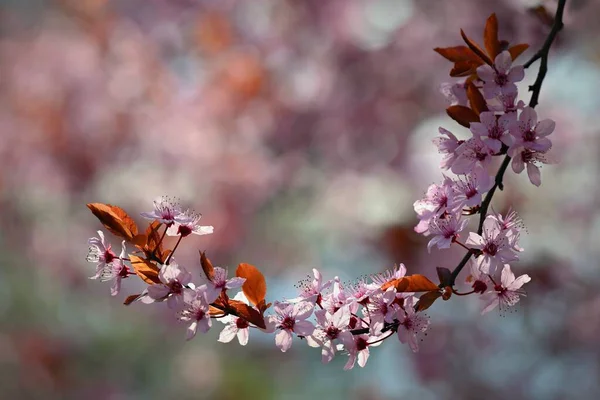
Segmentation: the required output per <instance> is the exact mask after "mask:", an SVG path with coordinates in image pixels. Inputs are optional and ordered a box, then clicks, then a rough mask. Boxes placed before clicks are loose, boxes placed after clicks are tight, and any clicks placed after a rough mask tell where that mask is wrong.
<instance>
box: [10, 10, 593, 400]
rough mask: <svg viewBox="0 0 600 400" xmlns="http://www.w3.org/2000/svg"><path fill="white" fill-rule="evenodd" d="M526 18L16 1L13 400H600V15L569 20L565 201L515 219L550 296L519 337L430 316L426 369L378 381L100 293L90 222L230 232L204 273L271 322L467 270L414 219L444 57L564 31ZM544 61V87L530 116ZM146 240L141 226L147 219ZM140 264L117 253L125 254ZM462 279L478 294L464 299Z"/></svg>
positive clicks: (561, 183)
mask: <svg viewBox="0 0 600 400" xmlns="http://www.w3.org/2000/svg"><path fill="white" fill-rule="evenodd" d="M540 4H543V5H545V6H546V7H547V9H548V10H549V13H550V14H554V10H555V6H556V4H555V2H552V1H549V2H544V3H539V2H537V1H521V0H502V1H500V0H494V1H474V0H469V1H467V0H452V1H445V2H442V1H434V0H419V1H417V0H381V1H375V0H328V1H316V0H305V1H291V0H279V1H275V0H271V1H269V0H255V1H234V0H222V1H208V0H207V1H200V0H121V1H116V0H55V1H43V0H12V1H11V0H3V1H1V2H0V135H1V136H0V222H1V226H2V228H1V229H0V251H1V254H2V260H1V261H0V266H1V267H0V387H1V388H2V398H6V399H12V398H22V399H28V398H32V399H82V398H85V399H88V400H93V399H169V398H179V399H304V398H321V397H322V398H328V399H405V398H406V399H408V398H418V399H423V400H425V399H481V398H484V397H485V398H487V399H506V398H514V399H567V398H569V399H595V398H597V393H598V392H599V391H600V380H599V377H600V365H599V362H600V361H599V360H600V294H599V293H598V287H599V286H600V273H599V272H598V271H599V265H598V261H597V260H598V257H599V256H600V246H598V240H599V239H600V207H599V206H600V204H599V200H598V199H600V187H598V184H597V183H598V179H597V174H598V172H599V169H600V164H599V161H598V160H599V157H598V156H599V152H600V135H599V134H600V132H599V131H600V117H599V116H598V115H599V114H598V110H599V109H600V96H598V93H599V90H600V39H599V38H600V26H599V25H598V15H600V2H598V1H592V0H587V1H586V0H579V1H576V0H573V1H571V0H570V1H568V4H567V6H568V9H567V12H566V14H565V25H566V26H565V30H564V31H563V32H562V33H561V34H560V36H559V38H558V40H557V42H556V43H555V46H554V51H553V52H552V54H551V58H550V66H549V73H548V75H547V78H546V81H545V83H544V86H543V89H542V92H541V98H540V105H539V107H538V108H537V110H538V113H539V115H540V117H541V118H552V119H554V120H556V122H557V128H556V131H555V133H554V135H553V137H552V139H553V142H554V147H555V149H556V150H557V153H558V154H559V155H560V158H561V163H560V164H559V165H557V166H547V167H544V168H543V172H542V180H543V184H542V186H541V187H540V188H535V187H533V186H532V185H531V184H530V183H529V181H528V179H527V177H526V175H525V174H523V175H514V174H513V173H512V172H511V173H510V174H509V175H508V176H507V178H506V180H505V183H506V190H505V191H504V192H500V193H499V194H498V195H497V196H496V197H495V200H494V203H493V206H494V208H495V209H496V210H505V209H507V208H508V206H509V205H512V206H514V207H515V208H516V209H517V210H518V211H519V212H520V213H521V215H522V217H523V219H524V221H525V223H526V226H527V230H528V233H527V234H526V235H524V237H523V240H522V245H523V247H524V248H525V249H526V252H525V253H523V255H522V261H521V262H519V263H516V264H515V265H514V266H513V270H515V272H516V273H517V274H522V273H527V274H529V275H531V276H532V277H533V281H532V283H530V284H529V285H528V287H527V291H528V297H527V298H524V299H523V301H521V303H520V304H519V305H518V307H517V308H516V312H515V313H511V314H508V315H507V316H505V317H502V316H500V315H499V314H498V313H497V312H493V313H490V314H488V315H486V316H484V317H481V316H480V315H479V310H480V306H481V304H479V303H478V301H477V299H476V298H472V297H465V298H452V299H451V300H452V301H448V302H442V301H439V302H438V303H436V304H435V305H434V306H433V307H432V308H431V309H430V310H429V311H428V314H429V315H430V317H431V320H432V325H431V329H430V332H429V334H428V336H427V337H426V338H425V340H424V341H423V342H422V343H421V351H420V352H419V353H417V354H413V353H412V352H410V349H409V348H408V346H404V345H401V344H400V343H397V342H396V341H395V340H389V341H387V342H386V343H385V344H384V345H383V346H381V347H379V348H375V349H373V350H372V351H371V358H370V359H369V362H368V364H367V366H366V368H364V369H361V368H358V367H356V368H355V369H354V370H352V371H348V372H344V371H342V367H343V364H344V362H345V357H338V358H336V359H335V360H334V361H333V362H332V364H330V365H322V364H321V362H320V354H319V351H318V350H316V349H310V348H308V346H306V344H305V343H303V342H300V341H296V342H295V343H294V345H293V347H292V349H291V350H290V352H288V353H286V354H283V353H281V352H280V351H279V350H278V349H277V348H276V347H275V345H274V340H273V337H272V336H270V335H264V334H258V332H251V335H250V343H249V345H248V346H246V347H242V346H239V344H237V342H235V341H234V342H232V343H230V344H228V345H226V344H222V343H218V342H217V341H216V338H217V336H218V333H219V331H220V324H215V328H216V329H213V330H211V331H210V332H209V334H207V335H199V336H197V337H196V339H195V340H193V341H191V342H188V343H186V342H185V340H184V336H185V327H184V326H183V325H181V324H179V323H177V322H176V321H175V318H174V317H173V315H172V314H171V313H169V312H168V311H167V310H166V309H165V308H164V307H162V306H161V305H157V306H153V307H149V306H144V305H142V304H134V305H131V306H129V307H126V306H123V305H122V301H123V299H124V298H125V296H126V295H128V294H133V293H139V289H140V288H141V287H142V285H141V284H140V283H139V282H137V281H136V280H134V279H129V280H126V281H124V285H123V290H122V293H121V295H120V296H118V297H115V298H111V296H110V295H109V285H107V284H100V283H99V282H96V281H90V280H88V279H87V277H89V276H91V275H93V272H94V266H93V265H91V264H88V263H86V262H85V256H86V254H87V247H88V246H87V239H88V238H89V237H91V236H95V235H96V233H95V232H96V230H98V229H99V228H100V227H101V226H100V224H99V222H98V221H97V220H96V219H95V218H94V217H93V215H92V214H91V213H90V212H89V211H88V209H87V208H86V207H85V204H86V203H88V202H104V203H112V204H118V205H119V206H121V207H123V208H124V209H126V210H127V211H128V212H129V213H130V214H131V215H134V216H138V215H139V212H142V211H148V210H150V209H151V208H152V200H153V199H154V198H155V197H156V196H160V195H171V196H177V197H180V198H181V201H182V203H183V204H184V205H185V206H189V207H192V208H194V209H196V211H198V212H201V213H203V215H204V217H203V220H202V222H203V223H205V224H206V225H214V226H215V234H213V235H210V236H204V237H194V238H190V239H187V241H186V242H184V243H183V244H182V247H180V249H179V250H178V257H177V258H178V261H179V263H180V264H183V265H185V266H186V267H187V268H188V269H190V270H191V271H193V272H194V273H195V274H197V273H199V271H200V266H199V260H198V253H197V251H198V249H200V250H207V254H208V255H209V257H210V258H211V259H212V260H213V262H214V263H215V264H217V265H221V266H229V267H230V269H234V268H235V266H236V265H237V264H238V263H239V262H248V263H252V264H254V265H256V266H258V267H259V268H260V269H261V270H262V271H263V272H264V274H265V276H266V277H267V282H268V288H269V289H268V294H267V299H268V300H271V301H272V300H275V299H281V298H283V297H288V298H289V297H293V296H295V295H296V291H295V288H294V284H295V283H296V282H297V281H299V280H301V279H304V278H305V277H306V275H307V274H310V273H311V269H312V268H319V269H322V270H323V273H324V275H325V276H326V277H328V278H331V277H333V276H335V275H338V276H340V277H341V278H342V279H343V280H353V279H355V278H356V277H358V276H361V275H365V274H371V273H375V272H378V271H382V270H383V269H386V268H389V267H391V266H393V264H394V263H400V262H403V263H405V264H406V266H407V267H408V270H409V273H423V274H425V275H427V276H429V277H431V278H432V279H433V278H435V267H437V266H445V267H448V268H453V266H454V265H456V261H457V260H458V259H460V257H461V256H462V254H463V251H462V250H461V249H460V248H459V249H458V250H456V249H452V250H451V251H445V252H440V251H437V250H433V251H432V253H431V254H427V251H426V239H425V238H423V237H420V236H418V235H417V234H415V233H414V232H413V226H414V225H415V224H416V222H417V221H416V217H415V214H414V212H413V208H412V204H413V202H414V201H415V200H416V199H418V198H420V197H421V196H422V195H423V193H424V191H425V189H426V188H427V186H428V185H429V184H430V183H433V182H436V181H440V180H441V173H440V171H439V169H438V163H439V161H440V157H439V155H438V154H437V151H436V149H435V148H434V146H433V145H432V144H431V139H432V138H433V137H435V136H436V135H437V129H438V127H439V126H444V127H446V128H448V129H450V130H452V131H453V132H454V133H455V134H456V135H457V136H459V137H463V138H464V137H468V135H469V134H468V132H467V131H466V130H465V129H464V128H462V127H460V126H459V125H457V124H456V123H454V122H453V121H452V120H450V118H448V117H447V116H446V115H445V110H444V109H445V107H446V106H447V104H446V103H445V99H444V98H443V96H442V95H441V94H440V92H439V85H440V83H442V82H444V81H449V80H451V79H450V78H449V77H448V71H449V70H450V68H451V63H450V62H448V61H446V60H444V59H443V58H442V57H440V56H439V55H437V54H436V53H434V52H433V51H432V48H434V47H438V46H440V47H446V46H452V45H458V44H460V36H459V29H460V28H463V29H465V31H466V32H467V34H469V36H471V37H473V38H475V39H476V40H478V41H479V42H481V35H482V31H483V26H484V23H485V19H486V18H487V16H488V15H489V14H490V13H492V12H495V13H496V14H497V16H498V19H499V22H500V36H501V39H507V40H509V41H511V42H513V43H523V42H526V43H529V44H531V46H532V48H531V49H530V50H529V51H527V52H526V53H525V54H524V55H523V56H522V58H521V59H520V61H521V63H522V62H524V61H525V60H526V59H527V58H528V57H530V56H531V55H532V54H533V52H534V51H533V50H532V49H537V48H539V46H540V45H541V43H542V42H543V41H544V39H545V37H546V36H547V34H548V32H549V26H548V25H547V23H546V22H545V21H544V18H540V13H535V12H532V11H531V9H532V8H533V7H536V6H538V5H540ZM536 73H537V64H535V65H534V66H533V67H532V68H531V69H530V70H529V71H528V74H527V77H526V81H525V82H523V85H522V86H521V88H522V89H523V91H522V93H523V97H522V98H523V99H524V100H525V101H526V102H528V101H529V94H527V93H526V88H527V85H528V84H531V83H532V82H533V80H534V79H535V74H536ZM138 222H140V223H141V222H142V221H141V218H138ZM111 241H112V243H113V246H115V247H117V248H119V246H118V240H116V239H115V238H111ZM463 278H464V274H463V277H461V281H462V280H463Z"/></svg>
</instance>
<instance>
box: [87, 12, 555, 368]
mask: <svg viewBox="0 0 600 400" xmlns="http://www.w3.org/2000/svg"><path fill="white" fill-rule="evenodd" d="M560 4H562V6H559V9H558V11H557V16H560V15H562V14H561V13H562V8H561V7H564V1H563V2H561V3H560ZM558 20H559V21H560V18H558ZM556 26H559V25H556ZM497 30H498V24H497V20H496V17H495V15H493V14H492V15H491V16H490V17H489V18H488V21H487V23H486V28H485V32H484V40H485V47H486V50H485V51H484V50H483V49H481V48H480V47H479V46H478V45H477V44H476V43H474V42H473V41H471V40H470V39H469V38H467V37H466V35H464V33H462V32H461V35H462V37H463V39H464V41H465V43H466V44H467V46H456V47H449V48H438V49H436V51H438V52H439V53H440V54H441V55H443V56H444V57H446V58H447V59H449V60H450V61H452V62H454V63H455V64H454V68H453V70H452V71H451V76H468V78H467V79H466V80H465V81H463V82H459V83H455V84H445V85H444V86H443V90H442V92H443V93H444V94H445V95H446V97H447V98H448V100H449V101H450V102H451V104H452V105H451V106H450V108H449V109H448V114H449V115H450V116H451V117H452V118H453V119H454V120H456V121H457V122H459V123H460V124H461V125H463V126H465V127H467V128H468V129H469V131H470V135H471V136H470V137H468V138H465V139H459V138H457V136H455V135H454V134H453V133H452V132H450V131H449V130H446V129H444V128H440V130H439V131H440V133H441V135H442V136H441V137H438V138H436V139H434V144H435V145H436V146H437V148H438V150H439V152H440V153H441V154H442V155H443V159H442V162H441V169H442V170H444V171H451V172H452V173H453V174H454V175H455V176H448V175H443V181H442V183H441V184H433V185H431V186H430V187H429V188H428V189H427V192H426V194H425V197H424V198H423V199H421V200H418V201H416V202H415V203H414V209H415V211H416V214H417V217H418V219H419V223H418V224H417V225H416V227H415V231H416V232H418V233H421V234H423V235H425V236H429V237H431V239H430V240H429V243H428V246H427V247H428V250H429V251H431V249H432V248H433V247H437V248H438V249H447V248H450V247H451V246H452V245H455V246H460V247H462V248H464V249H465V250H466V251H467V253H466V254H465V256H464V257H463V260H462V261H461V262H460V263H459V265H458V266H456V267H455V268H454V270H452V271H451V270H450V269H448V268H443V267H438V268H437V272H438V278H439V280H440V283H439V285H438V284H435V283H433V282H432V281H430V280H429V279H428V278H426V277H425V276H423V275H419V274H413V275H407V274H406V272H407V271H406V268H405V267H404V265H403V264H400V265H399V266H397V267H395V268H394V269H392V270H388V271H385V272H383V273H381V274H377V275H372V276H371V277H370V278H369V279H360V280H358V281H357V282H354V283H351V284H348V283H343V282H341V281H340V279H339V278H338V277H334V278H333V279H330V280H324V279H323V278H322V276H321V273H320V272H319V271H318V270H316V269H313V276H314V277H309V279H308V280H307V281H305V282H303V284H302V286H301V287H300V293H299V294H298V296H297V297H295V298H292V299H287V300H283V301H275V302H274V304H271V303H268V304H267V303H266V299H265V296H266V291H267V288H266V280H265V278H264V276H263V275H262V273H260V271H259V270H258V269H257V268H256V267H254V266H252V265H250V264H246V263H241V264H239V265H238V267H237V269H236V272H235V276H233V277H229V274H228V270H227V269H225V268H220V267H214V266H213V265H212V263H211V262H210V260H209V259H208V258H207V257H206V254H205V253H201V254H200V256H201V257H200V266H201V268H202V273H197V274H194V273H191V272H189V271H188V270H187V269H186V268H184V267H183V266H181V265H179V264H178V263H177V262H176V260H175V258H174V256H173V255H174V253H175V251H176V250H177V248H178V246H179V244H180V242H181V241H182V239H184V238H185V237H187V236H189V235H191V234H197V235H205V234H211V233H213V227H212V226H202V225H200V224H199V222H200V217H201V216H200V215H199V214H195V213H193V212H191V211H189V210H188V211H183V210H182V208H181V207H180V206H179V205H178V203H176V202H175V201H173V200H172V199H169V198H160V199H158V200H156V201H155V202H154V210H152V211H151V212H144V213H142V214H141V215H142V216H143V217H144V218H146V219H148V220H150V221H151V222H150V223H149V226H148V228H147V229H146V231H145V233H139V232H138V228H137V224H136V223H135V221H134V220H133V219H132V218H131V217H129V216H128V215H127V213H126V212H125V211H124V210H123V209H121V208H119V207H117V206H111V205H107V204H101V203H90V204H88V205H87V206H88V208H90V210H91V211H92V213H94V215H95V216H96V217H98V219H99V220H100V221H101V222H102V224H103V225H104V226H105V227H106V228H107V229H108V230H109V231H110V232H112V233H113V234H115V235H116V236H118V237H120V238H122V239H123V241H122V245H121V252H120V254H119V256H117V255H116V253H114V252H113V250H112V247H111V245H110V244H109V243H107V241H106V239H105V236H104V233H103V232H102V231H98V237H94V238H91V239H89V245H90V247H89V253H88V256H87V260H88V261H89V262H92V263H94V264H95V265H96V273H95V275H94V276H92V277H91V279H100V280H101V281H110V282H112V285H111V295H113V296H116V295H117V294H118V293H119V291H120V289H121V282H122V280H123V279H126V278H128V277H131V276H134V275H135V276H138V277H139V278H141V279H142V280H143V281H144V282H146V283H147V284H148V286H147V288H146V289H145V290H143V291H142V293H139V294H134V295H131V296H128V297H127V299H126V300H125V304H132V303H134V302H136V303H142V304H153V303H160V302H166V303H167V306H168V308H169V309H171V310H173V312H174V313H175V314H176V316H177V318H178V319H179V320H180V321H182V322H185V323H186V324H187V326H188V328H187V339H188V340H189V339H191V338H193V337H194V336H196V334H197V332H198V331H200V332H201V333H206V332H208V331H209V330H210V329H211V328H212V327H213V320H217V321H219V322H221V323H223V324H224V326H223V329H222V330H221V333H220V335H219V339H218V340H219V342H223V343H228V342H231V341H233V339H234V338H236V337H237V340H238V341H239V343H240V344H241V345H242V346H245V345H246V344H247V343H248V341H249V338H250V330H251V329H254V330H256V331H262V332H264V333H268V334H274V343H275V345H276V346H277V347H278V348H279V349H280V350H281V351H282V352H286V351H288V350H289V349H290V348H291V347H292V344H293V341H294V337H295V336H296V337H297V338H300V339H302V341H303V342H305V343H306V344H307V345H308V346H310V347H315V348H320V349H321V359H322V361H323V363H329V362H330V361H331V360H332V359H333V358H334V357H335V355H336V353H341V354H344V355H345V356H346V357H347V361H346V363H345V366H344V369H351V368H353V367H354V365H355V364H356V363H358V365H359V366H360V367H364V366H365V364H366V363H367V360H368V358H369V354H370V349H371V348H372V347H376V346H379V345H380V344H381V343H382V342H383V341H384V340H386V339H389V338H393V337H396V338H397V340H399V341H400V342H401V343H407V344H408V345H409V347H410V348H411V349H412V350H413V351H415V352H416V351H418V348H419V341H420V340H421V338H420V336H421V335H423V334H424V332H425V331H426V330H427V328H428V327H429V319H428V318H427V317H426V316H425V314H424V313H423V311H425V310H426V309H427V308H429V307H430V306H431V305H432V304H433V303H434V302H435V301H436V299H438V298H442V299H443V300H448V299H449V298H450V297H451V296H452V295H453V294H455V295H471V294H473V295H476V296H477V295H478V296H480V297H481V298H482V299H483V301H484V305H483V307H482V313H485V312H488V311H490V310H492V309H494V308H496V307H498V308H500V310H505V309H506V308H508V307H512V306H514V305H515V304H517V303H518V302H519V300H520V297H521V296H523V295H524V292H523V289H522V287H523V285H524V284H525V283H527V282H529V281H530V280H531V279H530V277H529V276H528V275H521V276H519V277H515V275H514V274H513V272H512V270H511V263H513V262H515V261H517V260H518V259H519V254H520V253H521V252H522V251H523V249H522V248H521V247H520V245H519V239H520V235H521V230H522V227H523V223H522V220H521V219H520V217H519V216H518V215H517V213H516V212H514V211H512V210H509V211H508V212H507V213H506V214H502V213H497V212H494V211H492V212H489V213H488V209H489V208H490V203H491V200H492V196H493V194H494V192H495V191H496V190H497V189H500V190H502V188H503V185H502V178H503V176H504V173H505V171H506V169H507V168H508V166H509V163H510V165H512V169H513V171H514V172H516V173H521V172H522V171H523V170H524V169H525V168H527V174H528V176H529V180H530V181H531V183H533V184H534V185H536V186H539V185H540V184H541V175H540V167H539V165H540V164H549V163H551V162H553V159H552V157H551V156H550V155H549V151H550V149H551V147H552V142H551V141H550V139H549V138H548V136H549V135H550V134H551V133H552V132H553V131H554V126H555V124H554V122H553V121H551V120H548V119H546V120H541V121H538V118H537V114H536V112H535V111H534V110H533V108H532V107H526V106H525V103H524V102H523V101H521V100H518V90H517V86H516V84H515V83H517V82H519V81H521V80H522V79H523V78H524V75H525V74H524V67H523V66H513V65H512V63H513V59H514V58H516V57H517V56H518V55H519V54H520V53H522V52H523V51H524V50H525V49H526V48H527V45H516V46H513V47H511V48H508V44H507V43H506V42H505V41H500V40H498V32H497ZM551 38H553V36H551ZM549 43H551V41H550V42H549ZM548 46H549V45H547V46H545V47H544V49H545V50H544V49H543V50H544V51H546V56H547V51H548V49H549V47H548ZM505 48H508V50H504V51H503V49H505ZM538 57H544V55H540V56H538ZM531 62H533V61H530V62H529V63H528V64H531ZM540 71H542V70H540ZM543 73H545V71H544V72H543ZM543 73H542V72H540V75H538V80H537V81H536V84H535V85H534V86H532V87H533V88H535V87H537V89H532V90H536V91H537V92H536V93H535V94H534V96H533V97H532V101H531V104H532V105H535V104H536V102H537V95H538V94H539V89H540V87H541V81H542V80H543V77H544V75H543ZM495 157H503V161H502V163H501V165H500V167H499V169H498V170H497V173H496V176H495V177H493V176H491V175H490V169H491V168H492V167H493V165H494V158H495ZM475 215H478V216H479V217H478V218H477V219H478V224H477V225H478V226H477V229H476V230H474V231H471V232H469V233H468V234H463V231H465V229H467V227H468V225H469V222H470V221H472V219H473V218H472V217H473V216H475ZM159 230H162V233H160V231H159ZM166 235H169V236H175V237H177V238H178V239H177V243H176V244H175V246H174V247H173V249H167V250H164V249H163V246H162V242H163V239H164V237H165V236H166ZM461 236H463V237H466V240H463V239H461ZM128 244H129V245H131V246H134V247H135V248H136V249H137V250H135V251H133V252H132V253H128V251H127V245H128ZM467 264H468V265H469V269H470V274H469V276H468V278H467V282H468V283H469V284H470V285H471V288H472V290H471V291H470V292H466V293H460V292H459V291H457V290H456V288H455V281H456V278H457V277H458V275H459V274H460V272H461V270H462V269H463V268H464V267H465V266H466V265H467ZM230 291H234V292H235V294H233V295H230ZM419 292H421V293H423V294H421V295H420V296H419V297H417V294H418V293H419ZM271 306H272V308H271ZM270 308H271V310H270V311H269V314H266V315H265V312H266V311H267V310H269V309H270Z"/></svg>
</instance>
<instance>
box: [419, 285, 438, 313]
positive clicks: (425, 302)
mask: <svg viewBox="0 0 600 400" xmlns="http://www.w3.org/2000/svg"><path fill="white" fill-rule="evenodd" d="M441 296H442V293H441V292H440V291H439V289H438V290H435V291H431V292H427V293H425V294H424V295H422V296H421V297H420V298H419V301H418V302H417V304H416V305H415V311H425V310H427V309H428V308H429V307H431V305H432V304H433V303H434V302H435V301H436V300H437V299H439V298H440V297H441Z"/></svg>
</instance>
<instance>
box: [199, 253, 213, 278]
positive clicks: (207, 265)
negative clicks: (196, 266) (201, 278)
mask: <svg viewBox="0 0 600 400" xmlns="http://www.w3.org/2000/svg"><path fill="white" fill-rule="evenodd" d="M200 264H201V265H202V271H204V275H206V277H207V278H208V280H209V281H211V282H212V280H213V278H214V276H215V268H214V267H213V265H212V263H211V262H210V260H209V259H208V257H206V252H205V251H201V252H200Z"/></svg>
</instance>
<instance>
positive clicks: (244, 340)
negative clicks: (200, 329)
mask: <svg viewBox="0 0 600 400" xmlns="http://www.w3.org/2000/svg"><path fill="white" fill-rule="evenodd" d="M233 300H238V301H241V302H243V303H244V304H250V302H249V301H248V299H247V298H246V296H245V295H244V292H239V293H238V294H237V295H235V297H234V298H233ZM219 321H220V322H222V323H224V324H226V325H225V328H223V330H222V331H221V333H220V335H219V342H221V343H229V342H231V341H232V340H233V338H234V337H236V336H237V338H238V341H239V342H240V344H241V345H242V346H245V345H246V344H248V338H249V335H250V324H249V323H248V321H246V320H245V319H244V318H240V317H236V316H233V315H226V316H225V317H222V318H219Z"/></svg>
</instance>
